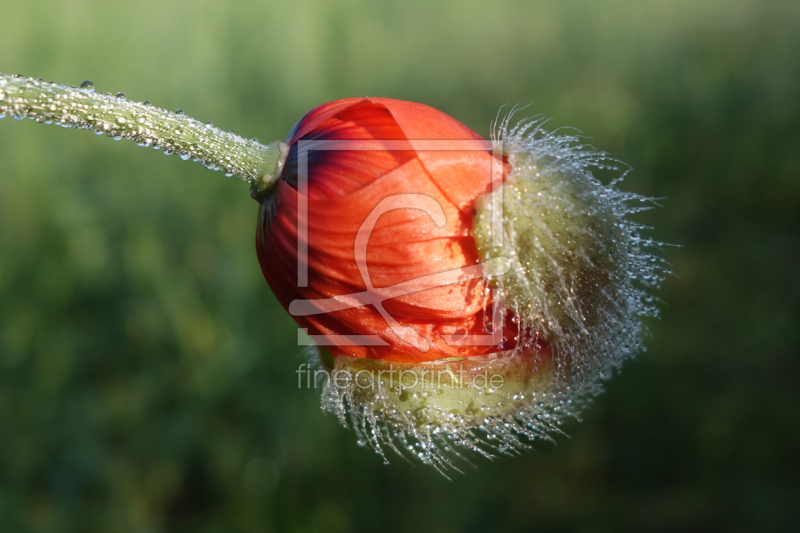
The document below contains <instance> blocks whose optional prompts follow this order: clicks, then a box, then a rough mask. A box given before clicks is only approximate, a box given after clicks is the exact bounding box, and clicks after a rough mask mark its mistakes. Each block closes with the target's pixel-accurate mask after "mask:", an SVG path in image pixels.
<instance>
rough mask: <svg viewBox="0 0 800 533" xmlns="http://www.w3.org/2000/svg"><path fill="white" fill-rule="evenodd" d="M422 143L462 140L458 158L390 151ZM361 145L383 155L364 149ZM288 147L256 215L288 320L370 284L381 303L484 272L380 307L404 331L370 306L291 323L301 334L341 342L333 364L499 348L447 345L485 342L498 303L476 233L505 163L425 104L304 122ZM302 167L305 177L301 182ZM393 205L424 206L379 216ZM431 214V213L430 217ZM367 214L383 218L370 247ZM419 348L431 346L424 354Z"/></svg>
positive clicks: (366, 103) (373, 104)
mask: <svg viewBox="0 0 800 533" xmlns="http://www.w3.org/2000/svg"><path fill="white" fill-rule="evenodd" d="M419 140H444V141H456V142H457V146H456V143H453V146H454V147H456V148H458V149H457V150H453V149H450V148H451V147H448V146H447V144H446V143H439V144H437V145H436V147H435V148H437V149H435V150H426V149H418V150H415V149H413V147H412V146H411V145H410V144H409V143H397V142H395V143H394V146H391V143H390V142H387V141H419ZM310 141H329V142H330V141H350V143H341V146H340V147H337V146H335V145H330V144H329V145H328V146H329V147H330V148H329V149H321V150H320V149H317V150H313V149H312V150H311V151H307V152H304V150H303V149H302V147H301V145H302V142H306V143H308V142H310ZM357 141H373V142H374V144H376V145H377V146H366V147H367V148H372V149H370V150H362V149H358V148H360V147H359V146H358V144H357ZM375 141H377V142H375ZM458 141H460V142H458ZM465 141H466V142H465ZM287 144H288V145H289V154H288V159H287V161H286V165H285V167H284V170H283V173H282V176H281V180H279V181H278V183H277V185H276V187H275V189H274V191H273V192H272V195H271V196H270V197H269V198H268V200H267V201H265V202H264V205H263V207H262V209H261V212H260V220H259V225H258V228H259V229H258V237H257V246H258V257H259V260H260V262H261V268H262V269H263V272H264V276H265V277H266V279H267V281H268V282H269V285H270V287H272V289H273V291H274V292H275V294H276V295H277V297H278V299H279V300H280V302H281V303H282V304H283V305H284V307H286V308H287V309H289V310H290V312H291V311H292V310H293V309H291V303H292V301H294V300H297V299H302V300H317V299H329V298H333V297H337V296H338V297H341V296H342V295H351V294H358V293H363V292H364V291H367V290H368V287H367V284H366V281H369V282H370V283H371V286H372V287H374V290H370V292H371V293H373V295H375V296H376V297H385V296H387V295H389V294H391V292H390V291H384V290H383V289H385V288H391V287H395V286H397V285H399V284H402V283H404V282H409V281H411V280H415V279H419V278H422V277H424V276H430V275H432V274H440V273H447V272H451V273H452V274H451V278H452V277H453V276H456V277H458V278H466V277H468V275H465V274H464V273H463V270H464V269H467V268H469V267H472V272H473V273H475V272H477V273H478V274H480V275H478V276H473V278H472V279H467V280H466V281H461V282H456V283H451V284H446V285H444V284H442V285H439V286H434V287H431V288H429V289H426V290H421V291H419V292H412V293H408V294H404V295H402V296H398V297H395V298H389V299H386V300H384V301H382V307H383V309H385V313H386V314H388V316H390V317H392V318H393V319H394V320H396V323H397V324H399V326H400V328H398V327H392V326H393V324H391V323H389V322H387V317H386V316H385V314H383V313H381V312H379V311H378V310H377V309H376V307H375V306H371V305H363V306H358V307H351V308H348V309H343V310H339V311H333V312H328V313H323V312H322V309H320V312H319V313H317V314H310V315H307V316H297V314H296V313H293V314H294V316H295V319H296V320H297V321H298V323H300V325H301V326H304V327H307V328H308V330H309V333H311V334H314V335H329V336H331V337H329V338H332V339H339V340H338V341H336V340H334V342H333V344H332V345H330V346H329V349H330V351H331V352H332V353H333V354H335V355H338V354H347V355H354V356H356V357H367V358H372V359H382V360H387V361H403V362H414V361H430V360H437V359H442V358H446V357H469V356H474V355H480V354H485V353H489V352H496V351H498V350H500V349H501V348H498V347H497V346H496V345H491V346H480V345H478V346H475V345H473V346H460V345H458V344H456V343H452V342H447V340H446V339H447V338H448V337H449V336H453V335H485V334H487V332H486V328H485V324H484V322H485V318H486V313H487V312H489V309H488V307H489V305H490V304H491V301H492V300H491V295H490V294H489V293H488V285H487V280H486V278H485V277H483V276H482V272H481V271H480V266H479V265H478V262H479V260H478V252H477V250H476V246H475V241H474V239H473V238H472V236H471V234H470V230H471V227H472V219H473V208H474V204H475V200H476V198H478V197H479V196H480V195H483V194H485V193H487V192H489V191H490V190H491V186H492V175H493V174H492V166H493V164H494V165H497V167H498V168H497V169H496V170H495V179H502V176H503V174H504V172H503V162H502V160H498V159H496V158H494V157H493V156H492V152H491V150H490V147H489V148H487V145H486V144H487V143H486V142H485V141H483V139H481V137H480V136H479V135H478V134H477V133H475V132H474V131H472V130H470V129H469V128H467V127H466V126H464V125H463V124H461V123H459V122H457V121H456V120H454V119H452V118H451V117H449V116H447V115H445V114H444V113H442V112H440V111H437V110H435V109H433V108H431V107H428V106H425V105H422V104H415V103H411V102H403V101H399V100H390V99H386V98H372V99H369V98H364V99H357V98H354V99H347V100H339V101H336V102H332V103H329V104H325V105H322V106H320V107H318V108H316V109H314V110H313V111H311V112H310V113H308V114H307V115H306V116H305V117H303V119H302V120H300V122H299V123H298V124H297V125H296V126H295V127H294V129H293V130H292V132H291V133H290V135H289V139H288V140H287ZM404 144H405V145H406V146H404ZM387 145H390V148H389V149H385V147H386V146H387ZM318 146H319V145H318ZM349 148H356V149H349ZM375 148H378V149H375ZM423 148H427V147H424V146H423ZM303 159H305V160H303ZM301 169H305V170H304V171H305V172H307V174H306V175H305V176H306V177H305V178H303V177H302V176H301ZM303 179H307V193H306V195H302V193H300V192H298V187H299V184H300V183H301V181H302V180H303ZM395 195H419V196H416V197H414V198H411V204H412V205H411V206H407V205H406V204H407V203H408V202H406V204H403V205H404V206H405V207H406V208H398V209H393V210H389V211H386V212H385V213H377V212H376V208H378V206H379V205H381V203H382V202H384V204H383V205H386V203H385V202H386V200H387V199H389V198H391V197H392V196H395ZM298 198H300V200H301V201H303V202H304V203H305V204H306V205H307V213H308V229H307V231H306V232H305V239H304V242H305V244H306V246H307V258H308V259H307V269H308V270H307V272H308V274H307V286H300V284H299V283H298V263H297V258H298ZM428 200H430V202H428ZM420 202H422V203H420ZM426 208H432V209H433V212H430V213H429V212H425V209H426ZM379 209H380V208H379ZM439 211H440V212H441V213H442V214H443V215H444V217H443V222H444V223H443V225H442V226H441V227H438V226H437V224H436V221H435V220H434V218H435V214H436V213H435V212H439ZM371 214H372V216H373V217H375V215H378V218H377V220H375V225H374V227H373V228H372V230H371V232H370V233H369V234H368V235H367V236H366V237H367V239H368V241H367V242H362V243H360V244H358V245H357V236H358V233H359V230H362V229H363V228H364V224H365V221H367V220H368V219H369V218H370V215H371ZM432 214H433V215H434V217H433V218H432ZM301 239H302V237H301ZM359 247H362V248H364V247H365V248H366V249H365V250H364V251H365V252H366V253H365V256H366V257H365V259H366V265H365V267H364V270H363V272H362V270H360V269H359V266H358V261H357V260H358V258H357V255H358V253H359ZM301 266H302V265H301ZM364 274H366V277H368V279H367V280H365V275H364ZM453 279H455V278H453ZM402 327H407V328H412V329H413V330H414V332H416V335H414V334H413V333H411V337H412V338H413V339H416V340H417V341H418V342H417V345H415V344H412V343H411V342H409V341H408V340H406V339H403V338H401V337H399V336H398V331H400V332H402V331H403V330H402V329H401V328H402ZM352 335H375V336H377V337H379V338H381V339H383V341H385V344H384V345H383V346H375V345H367V346H362V345H359V344H358V343H352V342H348V341H347V339H344V338H343V337H342V336H352ZM333 336H337V337H333ZM508 337H509V336H507V338H508ZM420 340H422V341H426V342H422V348H423V349H422V350H421V349H420V347H419V344H420ZM344 342H347V344H342V343H344ZM412 342H413V340H412Z"/></svg>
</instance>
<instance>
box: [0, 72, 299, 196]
mask: <svg viewBox="0 0 800 533" xmlns="http://www.w3.org/2000/svg"><path fill="white" fill-rule="evenodd" d="M6 115H10V116H13V117H14V118H15V119H17V120H22V119H24V118H29V119H31V120H35V121H36V122H43V123H45V124H51V123H52V124H55V125H57V126H61V127H64V128H78V129H91V130H94V132H95V133H96V134H97V135H106V136H107V137H111V138H113V139H115V140H121V139H129V140H132V141H136V143H137V144H139V146H152V147H153V148H155V149H160V150H163V151H164V153H166V154H172V153H175V154H178V155H180V157H181V159H184V160H188V159H192V160H193V161H200V162H202V163H203V164H204V165H205V166H206V168H208V169H211V170H222V171H223V172H225V175H226V176H237V177H239V178H241V179H243V180H244V181H246V182H248V183H250V184H251V185H252V186H253V189H254V191H258V192H263V190H264V189H268V188H270V187H271V185H272V184H273V183H274V182H275V180H276V179H277V177H278V176H279V175H280V171H281V168H282V166H283V162H284V160H285V159H286V145H284V144H283V143H280V142H278V141H276V142H274V143H272V144H269V145H263V144H260V143H259V142H258V141H257V140H249V139H245V138H244V137H239V136H238V135H235V134H234V133H233V132H224V131H222V130H220V129H219V128H216V127H214V126H212V125H211V123H208V124H203V123H202V122H200V121H198V120H195V119H193V118H190V117H187V116H184V115H183V111H176V112H171V111H166V110H164V109H159V108H157V107H153V106H151V105H150V103H149V102H144V103H138V102H128V101H126V100H125V95H124V94H123V93H119V94H117V95H116V96H112V95H110V94H101V93H95V92H94V85H93V84H91V82H84V83H83V84H82V85H81V88H78V87H68V86H66V85H57V84H55V83H47V82H44V81H42V80H35V79H33V78H23V77H22V76H9V75H6V74H2V73H0V118H4V117H5V116H6Z"/></svg>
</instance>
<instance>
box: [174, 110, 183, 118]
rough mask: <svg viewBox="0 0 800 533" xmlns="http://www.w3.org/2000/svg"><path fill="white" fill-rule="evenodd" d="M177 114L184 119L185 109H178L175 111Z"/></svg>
mask: <svg viewBox="0 0 800 533" xmlns="http://www.w3.org/2000/svg"><path fill="white" fill-rule="evenodd" d="M175 114H176V115H178V116H179V117H182V116H183V109H176V110H175Z"/></svg>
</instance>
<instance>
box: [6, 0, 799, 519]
mask: <svg viewBox="0 0 800 533" xmlns="http://www.w3.org/2000/svg"><path fill="white" fill-rule="evenodd" d="M0 17H2V33H0V71H2V72H6V73H17V72H20V73H23V74H25V75H28V76H33V77H39V76H41V77H44V78H45V79H46V80H51V79H52V80H56V81H59V82H65V83H70V84H78V83H80V82H81V81H82V80H83V79H86V78H89V79H92V80H94V81H95V83H96V84H97V87H98V90H100V91H104V92H117V91H125V92H126V93H127V94H128V97H129V98H130V99H134V100H139V101H141V100H150V101H152V102H153V103H154V104H155V105H158V106H160V107H165V108H167V109H176V108H179V107H180V108H183V109H185V110H186V112H187V114H189V115H192V116H194V117H196V118H198V119H201V120H213V121H214V122H215V124H217V125H219V126H220V127H222V128H224V129H230V128H232V129H235V130H236V131H237V133H240V134H243V135H245V136H248V137H258V138H260V139H261V140H262V141H271V140H273V139H277V138H283V137H284V136H285V134H286V132H287V131H288V130H289V128H290V127H291V126H292V125H293V123H294V122H295V121H296V120H297V119H299V118H300V117H301V116H302V115H303V114H304V113H305V112H306V111H308V110H310V109H311V108H313V107H314V106H316V105H318V104H320V103H323V102H326V101H329V100H333V99H337V98H342V97H350V96H362V95H369V96H386V97H393V98H400V99H405V100H413V101H418V102H423V103H426V104H429V105H432V106H434V107H436V108H439V109H441V110H442V111H444V112H446V113H448V114H450V115H452V116H454V117H457V118H458V119H459V120H461V121H463V122H464V123H466V124H467V125H468V126H470V127H472V128H473V129H475V130H476V131H478V132H479V133H481V134H483V135H488V133H489V122H490V121H491V120H492V119H494V118H495V116H496V114H497V110H498V108H499V107H500V106H502V105H503V104H517V103H520V104H527V103H530V104H532V106H531V107H530V108H529V110H530V112H531V113H532V114H533V113H543V114H545V115H548V116H552V117H554V120H553V121H552V122H551V125H553V126H554V127H555V126H561V125H569V126H575V127H577V128H580V129H581V130H583V131H584V132H586V133H587V134H588V135H591V136H592V137H593V139H594V144H595V145H596V146H597V147H598V148H600V149H603V150H607V151H609V152H611V153H612V154H613V155H614V156H616V157H618V158H620V159H622V160H624V161H626V162H628V163H630V164H631V165H632V166H633V167H634V168H635V171H634V173H633V174H632V175H631V177H630V178H629V179H628V180H626V182H625V183H624V184H623V186H624V187H625V188H627V189H629V190H633V191H635V192H639V193H642V194H646V195H650V196H655V197H659V198H664V200H663V201H661V202H660V203H661V204H662V205H663V208H662V209H658V210H656V211H653V212H650V213H647V214H645V215H643V216H641V217H640V220H641V221H643V222H645V223H648V224H651V225H653V226H654V227H655V230H654V231H653V233H652V234H653V236H654V237H655V238H656V239H659V240H664V241H668V242H673V243H679V244H681V245H682V247H681V248H669V249H666V250H665V251H664V253H665V255H666V256H667V258H668V259H669V260H670V261H671V262H672V264H673V266H674V270H675V272H676V273H677V274H678V276H677V277H674V278H670V279H669V280H668V281H667V282H666V283H665V286H664V288H663V290H662V291H661V293H660V296H661V297H662V298H663V300H664V301H665V304H664V305H663V306H662V307H663V316H662V318H661V319H660V320H649V321H648V324H649V326H650V329H651V335H650V338H649V339H648V341H647V344H648V346H649V351H648V352H647V353H645V354H643V355H642V356H641V357H639V358H638V359H637V360H635V361H632V362H630V363H628V364H627V365H626V366H625V368H624V370H623V372H622V373H621V374H620V375H617V376H615V378H614V379H613V380H612V381H611V382H610V383H609V384H608V389H607V393H606V394H604V395H603V396H601V397H599V398H598V399H597V401H596V404H595V405H594V406H593V407H592V408H590V409H589V410H588V411H587V412H586V413H585V419H584V421H583V422H582V423H577V422H575V421H572V422H570V423H569V424H568V425H567V428H566V431H567V433H568V434H569V435H570V438H566V437H559V438H558V439H557V444H555V445H554V444H551V443H538V444H537V445H536V452H535V453H530V454H526V455H525V456H524V457H521V458H517V459H509V458H500V459H497V460H496V461H494V462H491V463H490V462H488V461H486V460H483V459H475V464H476V468H474V469H472V468H467V472H466V475H464V476H461V475H457V476H455V478H454V480H453V481H452V482H449V481H447V480H445V479H444V478H442V477H441V476H439V475H438V474H436V473H435V472H434V471H433V470H431V469H428V468H425V467H422V466H419V465H417V466H415V465H409V464H407V463H405V462H404V461H402V460H400V459H398V458H396V457H395V458H394V460H393V464H392V465H391V466H384V465H383V464H381V460H380V458H379V457H377V456H375V455H373V454H372V453H371V452H370V451H368V450H365V449H362V448H359V447H358V446H357V445H356V442H355V438H354V436H353V434H352V432H350V431H347V430H345V429H343V428H341V427H340V426H339V425H338V423H337V421H336V420H335V419H334V418H332V417H331V416H325V415H323V414H322V413H321V412H320V410H319V408H318V398H317V395H316V394H315V393H314V392H313V391H309V390H298V389H297V386H296V385H297V381H296V374H295V369H296V368H297V365H298V364H299V363H300V362H301V361H302V360H303V359H302V355H301V354H300V349H299V348H298V347H297V346H296V343H295V327H294V323H293V322H292V320H291V319H290V318H289V316H288V315H287V314H286V313H285V312H284V311H283V310H282V309H281V308H280V306H279V305H278V304H277V302H276V300H275V299H274V297H273V296H272V294H271V293H270V291H269V289H268V287H267V285H266V283H265V282H264V280H263V278H262V277H261V273H260V271H259V268H258V263H257V261H256V257H255V251H254V244H253V240H254V232H255V217H256V207H257V205H256V203H255V202H253V200H251V199H250V197H249V194H248V192H249V191H248V188H247V186H246V185H245V184H243V183H241V182H238V181H235V180H230V179H225V178H224V177H223V176H222V174H221V173H211V172H208V171H206V170H204V169H203V168H202V167H201V166H200V165H197V164H194V165H191V164H186V163H183V162H181V161H180V159H179V158H177V157H170V158H167V157H164V156H163V155H160V154H157V153H155V152H153V151H152V150H150V151H146V150H143V149H139V148H137V147H136V146H135V145H134V144H133V143H128V142H126V143H113V142H109V141H108V140H106V139H97V138H95V137H94V136H92V135H90V134H89V133H87V132H78V131H64V130H61V129H58V128H54V127H44V126H41V125H37V124H34V123H33V122H30V121H25V122H22V123H16V122H14V121H12V120H10V119H6V120H3V121H0V531H4V532H5V531H8V532H26V531H37V532H39V531H41V532H45V531H46V532H50V531H53V532H83V531H87V532H88V531H98V532H101V531H102V532H109V531H113V532H167V531H197V532H212V531H213V532H216V531H226V532H250V531H253V532H255V531H258V532H266V531H288V532H294V531H298V532H300V531H318V532H343V531H385V532H389V531H409V532H410V531H428V530H430V531H439V532H457V531H468V532H469V531H481V532H493V531H521V530H525V531H586V532H594V531H597V532H600V531H619V530H637V531H645V530H648V531H676V530H682V531H712V530H727V531H780V530H789V529H791V528H792V527H796V524H797V523H798V521H800V511H798V502H800V488H799V487H798V481H799V480H800V467H799V466H798V465H800V461H797V460H796V456H797V453H798V450H799V449H800V431H799V430H798V428H797V422H798V409H800V393H799V388H800V359H798V343H799V342H800V338H798V337H800V327H798V321H800V277H798V274H797V270H798V264H800V235H798V233H800V231H799V229H800V127H799V126H800V3H798V2H796V1H764V0H703V1H698V0H672V1H654V2H644V1H641V0H610V1H602V2H600V1H588V0H586V1H564V2H541V1H527V0H524V1H523V0H518V1H512V0H495V1H493V2H491V3H488V2H487V3H476V2H467V1H465V0H450V1H443V0H429V1H426V2H422V1H416V0H413V1H408V0H407V1H404V2H386V1H384V2H369V1H366V0H364V1H356V0H340V1H337V2H332V1H331V2H323V1H312V0H299V1H294V2H286V3H283V4H278V3H274V2H268V1H263V0H261V1H254V0H249V1H240V2H219V1H215V0H192V1H189V0H180V1H173V2H169V3H166V4H165V3H163V2H158V1H154V0H143V1H140V2H136V3H123V2H108V1H101V0H63V1H60V2H56V1H42V0H27V1H25V2H11V1H9V0H1V1H0ZM793 457H795V459H792V458H793Z"/></svg>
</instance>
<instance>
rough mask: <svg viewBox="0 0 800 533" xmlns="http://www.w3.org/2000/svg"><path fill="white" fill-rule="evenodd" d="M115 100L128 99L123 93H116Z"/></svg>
mask: <svg viewBox="0 0 800 533" xmlns="http://www.w3.org/2000/svg"><path fill="white" fill-rule="evenodd" d="M117 98H119V99H120V100H125V99H127V98H128V95H127V94H125V93H117Z"/></svg>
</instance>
